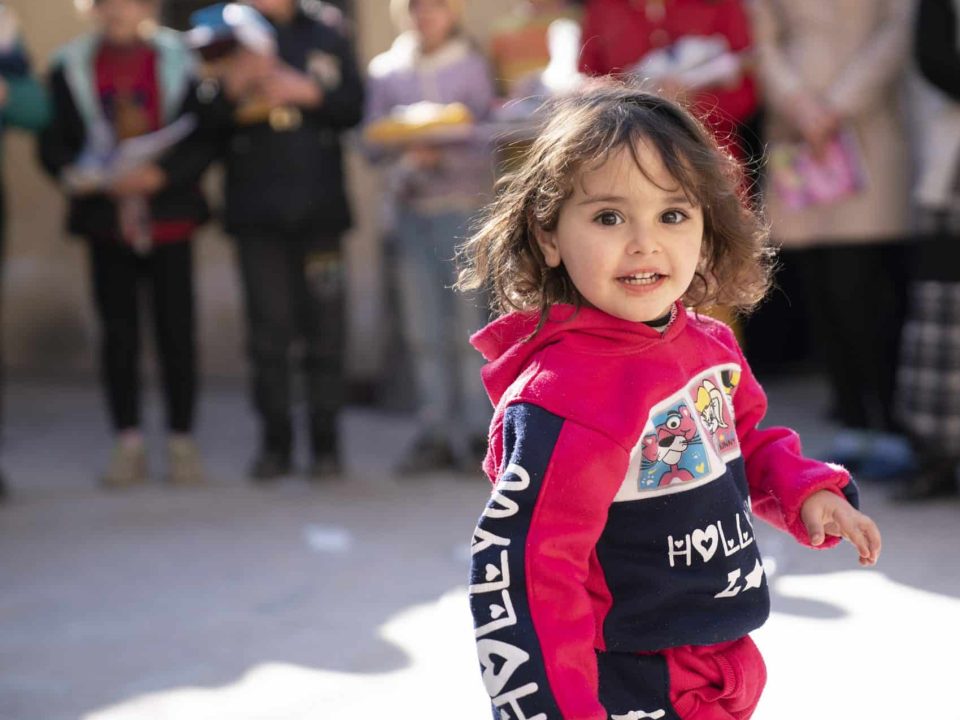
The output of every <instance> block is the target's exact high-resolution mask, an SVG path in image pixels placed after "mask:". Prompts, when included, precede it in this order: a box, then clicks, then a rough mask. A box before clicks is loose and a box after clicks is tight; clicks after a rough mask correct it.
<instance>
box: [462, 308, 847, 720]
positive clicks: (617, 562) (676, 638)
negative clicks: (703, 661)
mask: <svg viewBox="0 0 960 720" xmlns="http://www.w3.org/2000/svg"><path fill="white" fill-rule="evenodd" d="M677 310H678V312H677V313H676V315H675V319H674V320H673V321H672V322H671V323H670V325H669V326H668V327H667V329H666V330H665V331H663V332H662V333H661V332H660V331H659V330H656V329H654V328H652V327H649V326H647V325H645V324H643V323H633V322H628V321H625V320H620V319H618V318H615V317H612V316H610V315H607V314H606V313H603V312H601V311H599V310H595V309H592V308H581V309H579V310H575V309H574V308H573V307H571V306H567V305H559V306H556V307H554V308H553V309H552V310H551V313H550V316H549V319H548V321H547V322H546V324H545V325H544V327H543V328H542V329H541V330H540V331H539V332H538V333H536V335H533V337H532V338H531V337H530V336H531V335H532V334H533V332H534V330H535V328H536V324H537V317H536V316H535V315H534V314H530V313H513V314H510V315H506V316H504V317H502V318H500V319H498V320H497V321H495V322H493V323H492V324H490V325H489V326H487V327H486V328H485V329H483V330H481V331H480V332H479V333H477V334H476V335H475V336H474V337H473V339H472V342H473V344H474V346H475V347H476V348H477V349H478V350H480V351H481V352H482V353H483V355H484V357H485V358H486V359H487V360H488V361H489V362H488V364H487V366H486V367H485V368H484V371H483V381H484V384H485V386H486V388H487V391H488V393H489V394H490V398H491V399H492V401H493V403H494V405H495V406H496V412H495V415H494V419H493V423H492V425H491V432H490V448H489V452H488V454H487V457H486V460H485V463H484V469H485V471H486V472H487V475H488V476H489V477H490V480H491V481H492V482H493V483H494V489H493V493H492V495H491V498H490V501H489V502H488V504H487V506H486V509H485V510H484V512H483V514H482V516H481V518H480V520H479V523H478V525H477V527H476V530H475V531H474V536H473V542H472V558H473V561H472V570H471V585H470V601H471V607H472V611H473V617H474V625H475V633H476V638H477V648H478V653H479V658H480V665H481V671H482V674H483V681H484V684H485V687H486V689H487V692H488V693H489V694H490V697H491V699H492V702H493V710H494V717H495V718H498V720H499V719H501V718H502V719H505V718H510V719H511V720H523V719H526V720H533V719H534V718H536V719H537V720H553V719H555V718H575V719H576V720H606V719H607V718H608V717H609V716H608V710H607V709H606V708H604V706H603V704H602V703H601V694H602V693H600V690H599V688H598V684H599V683H600V682H601V681H602V678H599V679H598V660H597V658H598V653H604V652H620V653H650V652H657V651H660V650H664V649H667V648H673V647H678V646H683V645H697V646H703V645H712V644H716V643H722V642H726V641H730V640H734V639H737V638H741V637H743V636H744V635H746V634H748V633H749V632H751V631H752V630H754V629H756V628H758V627H760V626H761V625H762V624H763V623H764V622H765V621H766V619H767V616H768V614H769V609H770V598H769V592H768V587H767V582H766V579H765V577H764V570H763V564H762V562H761V556H760V552H759V550H758V548H757V543H756V539H755V534H754V529H753V516H754V515H757V516H759V517H760V518H762V519H764V520H766V521H767V522H769V523H771V524H773V525H775V526H776V527H778V528H780V529H782V530H785V531H787V532H789V533H790V534H792V535H793V536H794V537H795V538H796V539H797V540H798V541H799V542H801V543H803V544H804V545H809V538H808V536H807V533H806V530H805V528H804V526H803V523H802V522H801V519H800V517H799V513H800V507H801V505H802V503H803V501H804V500H805V499H806V498H807V497H809V496H810V495H811V494H812V493H814V492H815V491H818V490H822V489H829V490H832V491H834V492H837V493H839V494H842V495H844V496H846V497H847V498H848V499H849V500H850V502H851V503H853V504H854V505H856V504H857V495H856V487H855V485H854V484H853V483H852V481H851V479H850V476H849V475H848V473H847V472H846V471H845V470H843V469H842V468H840V467H838V466H835V465H829V464H824V463H821V462H817V461H814V460H810V459H808V458H805V457H803V455H802V454H801V449H800V441H799V438H798V437H797V435H796V433H794V432H793V431H792V430H789V429H787V428H779V427H776V428H764V429H761V428H759V427H758V423H759V422H760V420H761V419H762V418H763V416H764V413H765V411H766V405H767V402H766V397H765V395H764V392H763V390H762V389H761V387H760V385H759V384H758V383H757V380H756V379H755V378H754V376H753V374H752V373H751V371H750V368H749V367H748V365H747V362H746V360H745V359H744V356H743V353H742V352H741V350H740V347H739V345H738V344H737V341H736V339H735V337H734V335H733V333H732V332H731V330H730V329H729V328H728V327H727V326H725V325H723V324H722V323H720V322H718V321H716V320H712V319H710V318H706V317H703V316H698V315H695V314H693V313H692V312H689V311H686V310H684V308H683V307H682V306H681V305H680V304H678V305H677ZM528 338H529V339H528ZM836 542H837V539H836V538H831V539H828V541H827V542H825V543H824V544H823V546H822V547H828V546H831V545H834V544H836ZM644 717H645V715H644ZM651 717H653V716H651ZM658 717H662V716H659V715H658Z"/></svg>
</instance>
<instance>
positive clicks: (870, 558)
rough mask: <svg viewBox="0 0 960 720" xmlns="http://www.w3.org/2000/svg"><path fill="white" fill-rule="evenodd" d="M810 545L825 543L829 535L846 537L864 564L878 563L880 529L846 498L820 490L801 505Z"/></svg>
mask: <svg viewBox="0 0 960 720" xmlns="http://www.w3.org/2000/svg"><path fill="white" fill-rule="evenodd" d="M800 519H801V520H802V521H803V524H804V526H805V527H806V528H807V533H808V534H809V536H810V544H811V545H821V544H823V541H824V538H825V537H826V535H834V536H836V537H843V538H846V539H847V540H849V541H850V542H851V543H853V545H854V547H856V548H857V552H859V553H860V564H861V565H864V566H866V565H875V564H876V562H877V558H879V557H880V529H879V528H878V527H877V524H876V523H875V522H874V521H873V520H871V519H870V518H869V517H867V516H866V515H864V514H863V513H862V512H860V511H859V510H857V509H856V508H855V507H853V505H851V504H850V503H849V502H847V500H846V499H845V498H842V497H840V496H839V495H837V494H836V493H834V492H831V491H830V490H819V491H817V492H815V493H814V494H813V495H811V496H810V497H808V498H807V499H806V500H805V501H804V503H803V506H802V507H801V508H800Z"/></svg>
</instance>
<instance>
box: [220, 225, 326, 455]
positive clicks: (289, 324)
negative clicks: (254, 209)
mask: <svg viewBox="0 0 960 720" xmlns="http://www.w3.org/2000/svg"><path fill="white" fill-rule="evenodd" d="M237 250H238V254H239V259H240V268H241V272H242V275H243V285H244V295H245V299H246V313H247V333H248V337H247V349H248V354H249V358H250V365H251V392H252V395H253V403H254V407H255V409H256V411H257V414H258V415H259V418H260V423H261V430H262V442H263V449H264V450H266V451H269V452H275V453H279V454H283V455H289V454H290V452H291V448H292V443H293V425H292V420H291V409H292V390H291V386H292V381H293V364H294V362H295V360H294V357H295V355H296V356H297V357H298V358H299V365H300V367H301V369H302V378H303V395H304V400H305V401H306V405H307V410H308V413H309V418H310V444H311V448H312V450H313V453H314V455H317V456H319V455H325V454H332V453H335V452H336V449H337V436H336V419H337V415H338V413H339V411H340V408H341V407H342V405H343V399H344V378H343V346H344V317H343V315H344V278H343V266H342V258H341V253H340V237H339V236H319V235H316V234H284V233H272V234H270V235H252V234H251V235H244V236H240V237H238V238H237Z"/></svg>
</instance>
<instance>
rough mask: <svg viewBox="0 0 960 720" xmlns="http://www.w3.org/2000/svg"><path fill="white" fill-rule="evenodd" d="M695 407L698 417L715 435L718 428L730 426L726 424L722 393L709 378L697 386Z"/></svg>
mask: <svg viewBox="0 0 960 720" xmlns="http://www.w3.org/2000/svg"><path fill="white" fill-rule="evenodd" d="M696 407H697V412H699V413H700V419H701V420H703V424H704V425H705V426H706V428H707V430H708V431H709V432H710V433H712V434H714V435H716V434H717V430H719V429H720V428H727V427H730V426H729V425H728V424H727V418H726V415H727V413H726V408H725V407H724V404H723V395H721V394H720V390H719V389H718V388H717V386H716V385H714V384H713V383H712V382H710V381H709V380H704V381H703V385H701V386H700V387H699V388H697V404H696Z"/></svg>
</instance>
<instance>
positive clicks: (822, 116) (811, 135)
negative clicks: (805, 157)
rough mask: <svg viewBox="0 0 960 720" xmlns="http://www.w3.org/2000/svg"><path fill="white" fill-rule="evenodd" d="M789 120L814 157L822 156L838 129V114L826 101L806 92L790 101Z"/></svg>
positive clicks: (798, 94)
mask: <svg viewBox="0 0 960 720" xmlns="http://www.w3.org/2000/svg"><path fill="white" fill-rule="evenodd" d="M790 107H791V108H792V110H791V120H792V122H793V124H794V126H795V127H796V129H797V130H799V132H800V134H801V135H802V136H803V139H804V140H805V141H806V142H807V144H808V145H809V146H810V148H811V150H812V151H813V156H814V157H816V158H819V157H822V156H823V152H824V150H825V149H826V146H827V144H828V143H829V142H830V141H831V140H832V139H833V137H834V135H836V134H837V131H838V130H839V129H840V115H839V114H838V113H837V112H836V111H835V110H834V109H833V108H831V107H830V106H829V105H828V104H827V103H825V102H823V101H822V100H820V99H819V98H817V97H815V96H814V95H811V94H809V93H806V92H800V93H797V94H796V95H794V96H793V98H791V101H790Z"/></svg>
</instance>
